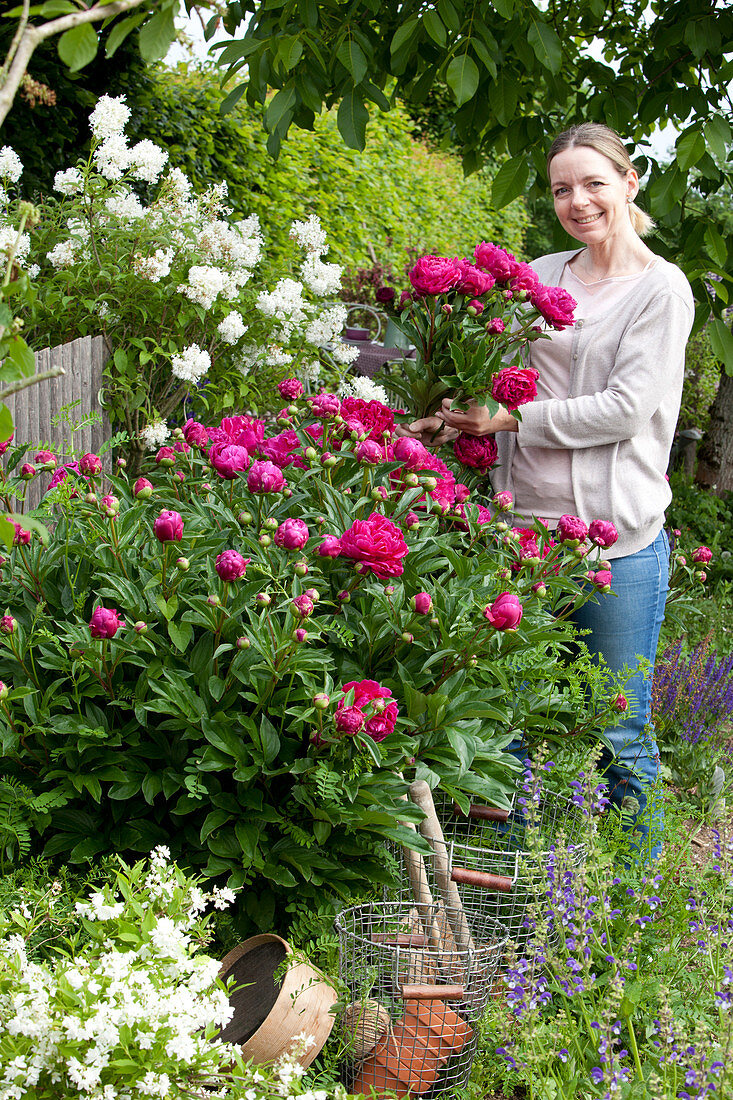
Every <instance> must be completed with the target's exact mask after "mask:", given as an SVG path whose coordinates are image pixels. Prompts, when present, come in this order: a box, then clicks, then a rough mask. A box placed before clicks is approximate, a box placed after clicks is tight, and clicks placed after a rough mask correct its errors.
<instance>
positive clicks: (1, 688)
mask: <svg viewBox="0 0 733 1100" xmlns="http://www.w3.org/2000/svg"><path fill="white" fill-rule="evenodd" d="M9 694H10V688H9V687H8V685H7V684H5V683H3V681H2V680H0V700H3V701H4V700H5V699H7V697H8V695H9Z"/></svg>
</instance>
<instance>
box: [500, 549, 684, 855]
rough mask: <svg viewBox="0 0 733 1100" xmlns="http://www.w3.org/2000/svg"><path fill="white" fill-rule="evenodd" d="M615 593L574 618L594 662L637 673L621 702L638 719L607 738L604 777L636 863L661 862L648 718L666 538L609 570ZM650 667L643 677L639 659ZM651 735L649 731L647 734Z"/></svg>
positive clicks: (517, 750) (513, 748)
mask: <svg viewBox="0 0 733 1100" xmlns="http://www.w3.org/2000/svg"><path fill="white" fill-rule="evenodd" d="M611 571H612V573H613V583H612V585H611V588H612V592H610V593H608V594H605V595H604V594H602V593H597V595H596V597H595V599H593V600H591V601H589V602H588V603H586V604H584V605H583V607H581V608H580V609H579V610H578V611H576V612H575V614H574V615H573V617H572V621H573V622H574V623H575V625H576V626H577V627H578V628H579V629H580V630H589V631H590V634H585V635H583V636H582V640H583V642H584V643H585V645H587V646H588V649H589V650H590V652H591V653H592V654H594V655H600V656H602V657H603V658H604V660H605V662H606V664H607V665H608V666H609V668H610V669H611V670H612V671H613V672H620V671H621V670H622V669H623V668H624V666H627V665H628V667H629V669H636V671H635V673H634V675H633V676H632V677H631V678H630V679H629V680H627V681H626V686H625V688H624V694H625V695H626V696H627V697H628V699H629V702H630V704H632V706H633V709H634V711H635V714H634V717H629V718H625V719H622V718H620V717H619V719H618V720H617V721H616V724H615V725H613V726H611V727H609V728H607V729H606V730H605V735H606V737H607V738H608V740H609V741H610V743H611V745H612V746H613V751H609V749H607V748H605V747H604V749H603V754H602V756H601V769H602V771H603V774H604V777H605V778H606V780H607V782H608V785H609V792H608V793H609V797H610V799H611V801H612V802H614V803H615V804H616V805H617V806H618V807H619V808H621V809H622V810H623V811H624V821H625V823H626V826H627V828H629V829H631V830H633V841H632V843H633V845H634V847H635V848H636V849H637V850H638V852H639V859H640V860H642V861H644V860H647V859H656V857H657V856H658V855H659V853H660V851H661V847H662V844H661V836H662V831H663V828H664V819H663V813H662V805H661V803H662V799H661V792H660V789H659V782H658V780H659V750H658V748H657V745H656V742H655V741H654V731H653V729H652V727H651V726H650V725H648V723H649V722H650V718H651V701H652V680H653V677H654V658H655V656H656V652H657V642H658V641H659V631H660V629H661V626H662V621H663V619H664V605H665V601H666V599H667V592H668V590H669V584H668V581H669V542H668V540H667V535H666V532H665V531H664V530H662V531H660V533H659V534H658V535H657V537H656V539H655V540H654V542H652V543H651V544H650V545H649V546H646V547H644V549H643V550H638V551H637V552H636V553H635V554H629V555H628V556H627V557H625V558H616V559H615V560H614V561H612V562H611ZM639 657H644V658H646V660H647V661H649V668H648V670H646V671H643V670H642V669H639V668H638V663H639V662H638V658H639ZM645 727H646V729H645ZM506 751H507V752H511V753H513V754H514V755H515V756H519V757H520V759H521V758H524V756H525V755H526V751H525V750H524V749H523V748H522V744H521V742H519V741H513V742H512V743H511V744H510V745H509V746H508V747H507V750H506Z"/></svg>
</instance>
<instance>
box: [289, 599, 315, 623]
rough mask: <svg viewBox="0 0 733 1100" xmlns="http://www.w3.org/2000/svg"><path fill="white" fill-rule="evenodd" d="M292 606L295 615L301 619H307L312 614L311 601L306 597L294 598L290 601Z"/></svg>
mask: <svg viewBox="0 0 733 1100" xmlns="http://www.w3.org/2000/svg"><path fill="white" fill-rule="evenodd" d="M292 606H293V610H294V612H295V614H296V615H297V616H298V617H299V618H301V619H307V618H308V616H309V615H312V614H313V606H314V605H313V600H311V599H310V597H308V596H306V595H302V596H296V597H295V599H294V600H293V601H292Z"/></svg>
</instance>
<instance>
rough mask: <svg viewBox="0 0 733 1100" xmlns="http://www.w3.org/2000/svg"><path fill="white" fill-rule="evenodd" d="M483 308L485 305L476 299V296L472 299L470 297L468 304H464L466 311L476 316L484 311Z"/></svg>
mask: <svg viewBox="0 0 733 1100" xmlns="http://www.w3.org/2000/svg"><path fill="white" fill-rule="evenodd" d="M485 309H486V306H485V305H484V303H483V302H480V301H479V300H478V298H473V299H472V300H471V301H470V302H469V303H468V305H467V306H466V310H467V311H468V312H469V313H470V314H471V315H472V316H473V317H478V316H479V315H480V314H482V313H483V312H484V310H485Z"/></svg>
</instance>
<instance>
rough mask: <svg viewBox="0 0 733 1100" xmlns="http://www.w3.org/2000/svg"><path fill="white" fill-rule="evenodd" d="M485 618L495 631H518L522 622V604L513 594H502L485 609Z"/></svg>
mask: <svg viewBox="0 0 733 1100" xmlns="http://www.w3.org/2000/svg"><path fill="white" fill-rule="evenodd" d="M484 618H485V619H488V620H489V622H490V623H491V625H492V626H493V627H494V629H495V630H516V629H517V627H518V626H519V624H520V623H521V621H522V604H521V601H520V599H519V596H515V595H514V593H513V592H502V593H501V595H500V596H497V597H496V599H495V600H494V602H493V603H492V604H490V605H489V606H488V607H485V608H484Z"/></svg>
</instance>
